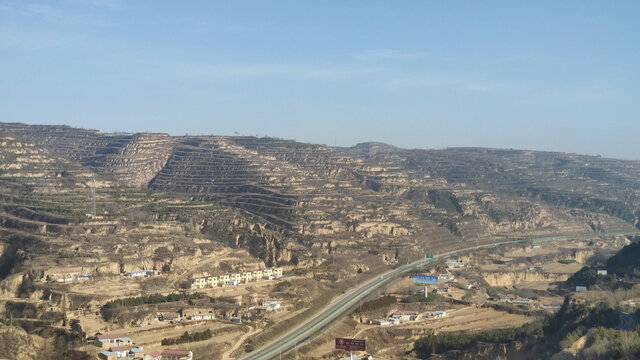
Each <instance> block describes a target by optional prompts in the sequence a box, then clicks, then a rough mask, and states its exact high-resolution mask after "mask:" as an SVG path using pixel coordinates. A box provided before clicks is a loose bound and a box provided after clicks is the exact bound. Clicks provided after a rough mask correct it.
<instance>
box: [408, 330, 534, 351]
mask: <svg viewBox="0 0 640 360" xmlns="http://www.w3.org/2000/svg"><path fill="white" fill-rule="evenodd" d="M542 333H543V332H542V326H541V324H539V323H531V324H525V325H523V326H521V327H516V328H508V329H498V330H488V331H483V332H480V333H477V334H466V333H447V332H442V333H439V334H437V335H428V336H425V337H422V338H420V339H418V340H416V341H415V342H414V344H413V347H414V350H415V351H416V353H417V355H418V356H419V357H420V358H422V359H428V358H430V357H431V355H432V354H442V353H445V352H447V351H449V350H467V349H470V348H471V347H473V346H474V345H475V344H476V343H478V342H489V343H505V342H511V341H514V340H521V339H524V338H526V337H528V336H531V335H542Z"/></svg>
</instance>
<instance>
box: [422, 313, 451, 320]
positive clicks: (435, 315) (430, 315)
mask: <svg viewBox="0 0 640 360" xmlns="http://www.w3.org/2000/svg"><path fill="white" fill-rule="evenodd" d="M424 316H426V317H428V318H430V319H437V318H443V317H446V316H447V312H446V311H429V312H426V313H425V314H424Z"/></svg>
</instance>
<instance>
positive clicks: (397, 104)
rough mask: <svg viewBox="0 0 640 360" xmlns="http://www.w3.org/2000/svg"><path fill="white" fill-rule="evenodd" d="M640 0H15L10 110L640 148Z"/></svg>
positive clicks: (9, 29) (152, 124)
mask: <svg viewBox="0 0 640 360" xmlns="http://www.w3.org/2000/svg"><path fill="white" fill-rule="evenodd" d="M639 14H640V1H637V0H633V1H597V2H596V1H558V0H553V1H513V0H509V1H468V2H465V1H426V0H420V1H370V0H367V1H364V0H363V1H345V0H339V1H338V0H336V1H305V0H294V1H264V0H260V1H235V0H234V1H219V2H215V1H182V0H180V1H178V0H176V1H171V2H169V1H157V0H153V1H151V0H149V1H139V0H136V1H134V0H131V1H124V0H123V1H117V0H73V1H71V0H68V1H41V2H31V1H4V0H0V121H3V122H14V121H15V122H26V123H31V124H67V125H71V126H76V127H85V128H95V129H100V130H103V131H128V132H136V131H156V132H168V133H171V134H174V135H183V134H186V133H188V134H226V135H233V134H234V133H236V132H237V133H239V134H241V135H249V134H250V135H256V134H258V135H259V136H265V135H268V136H277V137H282V138H293V139H297V140H299V141H304V142H314V143H324V144H328V145H342V146H347V145H353V144H356V143H358V142H364V141H382V142H386V143H391V144H394V145H398V146H401V147H407V148H443V147H453V146H486V147H500V148H518V149H534V150H553V151H567V152H577V153H586V154H594V155H595V154H601V155H603V156H610V157H620V158H627V159H640V145H639V144H640V142H639V141H638V140H636V139H637V137H638V136H639V135H640V118H639V116H638V114H639V110H640V20H639V16H640V15H639Z"/></svg>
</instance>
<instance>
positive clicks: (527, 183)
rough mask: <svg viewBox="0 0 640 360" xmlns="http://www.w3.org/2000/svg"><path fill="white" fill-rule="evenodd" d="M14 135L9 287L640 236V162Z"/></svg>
mask: <svg viewBox="0 0 640 360" xmlns="http://www.w3.org/2000/svg"><path fill="white" fill-rule="evenodd" d="M0 145H1V146H0V199H1V202H0V204H1V205H0V279H4V280H2V282H0V284H1V285H0V293H1V294H3V295H4V296H16V295H17V294H18V292H19V291H20V290H19V287H20V284H21V283H22V282H24V278H25V276H28V277H33V278H34V279H42V278H45V277H46V275H47V272H50V271H51V269H52V268H56V267H69V266H76V267H83V269H86V270H88V271H90V272H92V273H95V274H103V275H104V276H115V275H116V274H119V273H122V272H126V271H133V270H138V269H143V268H144V269H159V270H160V269H162V270H165V271H166V272H168V273H170V274H172V275H171V282H170V284H171V285H180V284H183V283H184V282H185V281H186V280H187V279H188V278H189V277H191V276H198V275H201V274H206V273H215V272H219V271H230V270H231V269H240V268H256V267H258V266H271V265H280V266H285V267H287V266H289V269H291V268H293V267H299V268H300V267H301V268H309V269H313V268H315V267H317V266H319V265H320V264H321V263H322V261H323V260H322V259H323V258H327V257H329V256H333V257H336V258H343V259H352V260H350V262H353V261H355V262H358V263H363V264H368V266H373V265H372V264H374V265H375V264H378V265H380V266H384V265H393V264H395V263H398V262H402V261H408V260H410V259H416V258H417V257H420V256H424V255H423V254H424V253H425V252H435V253H438V252H442V251H445V250H451V249H455V248H463V247H470V246H475V245H476V243H479V244H482V243H490V242H495V241H498V240H500V239H511V238H523V237H544V236H555V235H569V234H571V235H576V234H578V235H585V236H593V235H594V234H598V233H623V232H624V233H628V232H633V231H635V230H637V229H636V226H637V224H638V215H639V212H640V181H639V180H638V179H639V177H638V175H640V162H634V161H623V160H615V159H605V158H601V157H594V156H582V155H575V154H563V153H549V152H534V151H517V150H495V149H480V148H459V149H445V150H406V149H399V148H395V147H393V146H390V145H385V144H379V143H366V144H359V145H357V146H354V147H352V148H331V147H327V146H324V145H313V144H306V143H299V142H296V141H292V140H283V139H279V138H268V137H263V138H257V137H245V136H236V137H229V136H169V135H166V134H156V133H140V134H123V133H115V134H111V133H101V132H99V131H95V130H86V129H76V128H71V127H67V126H40V125H38V126H36V125H25V124H18V123H0ZM93 174H95V185H94V183H93V181H92V175H93ZM92 186H95V189H96V190H95V192H96V208H97V212H96V216H88V215H89V214H90V212H91V187H92ZM353 259H356V260H353ZM345 267H348V265H345ZM146 290H148V289H142V288H140V289H133V291H132V290H131V289H128V291H130V292H133V293H135V291H140V292H142V291H146ZM77 293H78V294H82V291H81V290H77ZM113 294H114V295H116V294H118V292H117V291H116V290H114V293H113Z"/></svg>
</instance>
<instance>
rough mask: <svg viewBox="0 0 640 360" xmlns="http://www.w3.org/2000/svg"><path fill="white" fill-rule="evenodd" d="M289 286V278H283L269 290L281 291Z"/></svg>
mask: <svg viewBox="0 0 640 360" xmlns="http://www.w3.org/2000/svg"><path fill="white" fill-rule="evenodd" d="M289 287H291V283H290V282H289V280H284V281H281V282H279V283H277V284H275V285H274V286H273V289H271V292H281V291H284V290H285V289H287V288H289Z"/></svg>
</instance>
